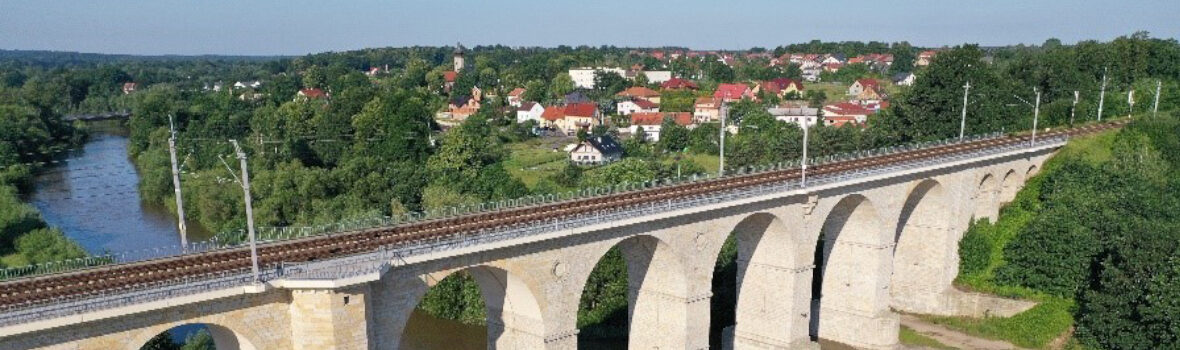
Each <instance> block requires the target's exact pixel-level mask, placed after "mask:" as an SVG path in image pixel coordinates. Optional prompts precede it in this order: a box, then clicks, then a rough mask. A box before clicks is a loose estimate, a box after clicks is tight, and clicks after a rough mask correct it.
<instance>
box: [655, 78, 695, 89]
mask: <svg viewBox="0 0 1180 350" xmlns="http://www.w3.org/2000/svg"><path fill="white" fill-rule="evenodd" d="M660 88H663V89H693V90H696V89H697V83H694V82H692V81H691V80H688V79H680V78H672V79H668V81H665V82H663V83H661V84H660Z"/></svg>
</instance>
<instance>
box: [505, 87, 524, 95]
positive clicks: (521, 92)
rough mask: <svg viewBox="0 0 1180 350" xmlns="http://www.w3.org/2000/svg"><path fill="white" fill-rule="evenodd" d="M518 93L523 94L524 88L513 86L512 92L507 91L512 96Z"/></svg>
mask: <svg viewBox="0 0 1180 350" xmlns="http://www.w3.org/2000/svg"><path fill="white" fill-rule="evenodd" d="M520 95H524V88H515V89H512V92H509V93H508V96H512V97H520Z"/></svg>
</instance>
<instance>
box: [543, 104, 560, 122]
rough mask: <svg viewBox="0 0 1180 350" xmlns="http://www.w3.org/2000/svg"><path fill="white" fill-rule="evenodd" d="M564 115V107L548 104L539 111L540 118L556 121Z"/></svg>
mask: <svg viewBox="0 0 1180 350" xmlns="http://www.w3.org/2000/svg"><path fill="white" fill-rule="evenodd" d="M564 117H565V107H562V106H549V107H545V111H544V112H542V113H541V118H545V120H548V121H556V120H558V119H561V118H564Z"/></svg>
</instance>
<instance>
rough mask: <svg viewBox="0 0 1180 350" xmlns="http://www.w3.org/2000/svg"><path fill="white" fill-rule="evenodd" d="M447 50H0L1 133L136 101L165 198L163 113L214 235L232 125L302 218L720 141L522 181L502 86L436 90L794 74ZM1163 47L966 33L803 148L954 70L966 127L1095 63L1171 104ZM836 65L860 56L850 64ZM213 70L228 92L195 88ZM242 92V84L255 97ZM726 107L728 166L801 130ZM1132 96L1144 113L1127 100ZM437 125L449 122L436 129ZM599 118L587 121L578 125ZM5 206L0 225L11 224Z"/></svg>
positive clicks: (539, 94)
mask: <svg viewBox="0 0 1180 350" xmlns="http://www.w3.org/2000/svg"><path fill="white" fill-rule="evenodd" d="M453 49H454V48H452V47H411V48H391V49H367V50H357V51H349V52H333V53H323V54H315V55H308V56H303V57H295V58H275V59H271V60H234V59H232V58H218V59H184V60H176V61H157V60H144V61H103V60H89V59H80V60H77V62H75V60H68V61H69V62H70V63H69V64H58V65H54V64H52V63H36V62H30V61H28V60H24V61H22V60H12V61H6V62H4V63H0V67H3V68H4V69H0V72H3V74H2V75H0V78H2V80H0V84H4V85H3V87H2V88H0V89H3V90H0V92H3V94H0V98H4V100H0V102H4V103H0V111H3V113H2V114H3V120H0V123H8V124H5V125H3V127H0V135H4V140H6V141H9V140H18V139H20V138H28V137H30V136H29V135H40V133H27V132H25V130H29V128H30V126H29V125H32V124H38V123H40V124H43V126H39V127H36V128H40V129H43V130H44V134H45V135H48V136H46V137H45V140H46V141H39V142H37V144H38V146H36V147H40V148H37V149H39V150H44V149H45V148H44V147H60V146H55V145H58V143H55V142H48V141H47V140H50V139H54V138H58V137H63V136H64V137H70V136H72V135H74V134H75V133H76V132H74V131H71V130H72V126H70V125H68V124H64V123H62V122H60V118H57V119H54V118H55V117H56V116H58V115H60V114H62V113H69V112H73V111H83V110H100V109H102V108H107V107H110V106H127V107H128V108H130V109H131V110H132V112H133V117H132V118H131V120H130V121H129V122H128V126H129V128H130V129H131V136H130V143H131V144H130V149H131V152H132V156H133V157H134V160H135V163H136V165H137V167H138V168H139V170H140V172H141V193H142V194H143V196H144V199H145V200H147V201H150V202H154V203H162V204H165V205H169V206H171V205H173V203H174V202H173V201H172V199H171V198H170V196H171V193H172V188H171V186H172V185H171V179H170V173H169V169H168V163H169V161H168V153H167V139H168V136H169V131H168V129H169V116H171V117H172V120H173V122H174V123H175V126H176V128H177V130H178V133H179V135H178V139H179V148H180V157H181V159H182V162H183V167H184V170H185V173H186V175H185V176H184V178H183V181H184V183H185V185H184V195H185V196H186V198H185V199H186V206H187V207H186V212H187V214H188V215H189V216H190V217H191V218H193V219H195V220H197V221H199V222H200V223H201V224H202V225H204V226H206V227H207V228H209V229H211V230H213V231H224V230H233V229H238V228H241V227H244V226H245V223H244V214H243V212H242V210H241V207H242V206H243V203H242V196H241V189H240V187H238V186H237V185H236V184H234V183H233V182H232V180H230V176H231V174H230V172H229V171H227V170H226V166H225V164H223V158H224V159H225V161H226V162H230V163H229V164H233V163H232V161H233V159H232V158H233V148H232V147H231V146H230V145H229V144H228V143H227V142H226V140H227V139H236V140H238V141H240V142H241V144H242V146H243V148H244V149H245V152H246V153H247V155H248V156H249V165H250V167H251V169H250V170H251V176H252V182H253V183H252V185H253V187H254V193H253V194H254V208H255V209H256V210H255V211H256V222H257V224H258V225H263V226H282V225H314V224H322V223H330V222H336V221H340V220H341V219H346V218H358V217H371V216H380V215H391V214H398V213H404V212H406V211H414V210H423V209H434V208H442V207H446V206H451V205H459V204H470V203H476V202H481V201H487V200H498V199H504V198H513V197H519V196H523V195H528V194H535V193H550V192H555V191H563V190H570V189H576V188H580V187H586V186H603V185H614V184H618V183H620V182H642V181H649V180H651V179H656V178H666V177H672V176H676V175H677V174H682V175H684V174H693V173H699V172H706V171H708V172H712V171H713V169H704V168H703V166H702V165H700V164H695V163H693V162H692V161H684V160H682V159H681V158H680V157H681V156H686V155H690V154H708V155H714V154H717V152H718V150H719V148H720V144H719V143H718V138H717V136H718V134H719V132H720V131H719V129H718V126H717V125H715V124H705V125H701V126H699V127H697V128H695V129H692V130H688V129H686V128H683V127H681V126H679V125H676V124H675V123H673V122H671V121H666V122H665V123H664V125H663V128H664V131H663V135H662V137H661V139H660V141H659V142H644V141H642V140H640V139H631V140H626V141H625V142H624V149H625V153H626V157H627V158H626V159H624V160H623V161H621V162H618V163H615V164H611V165H608V166H603V167H598V168H592V169H583V168H579V167H575V166H568V167H566V168H565V169H563V170H562V171H561V172H560V173H559V174H557V175H554V176H552V177H551V178H547V179H542V181H541V182H540V183H539V184H538V185H537V186H536V187H535V188H531V189H530V188H528V187H526V186H524V185H523V184H522V183H521V181H519V180H517V179H515V178H513V177H512V176H510V175H509V174H508V172H507V170H506V169H505V165H504V161H505V160H506V158H507V157H508V153H507V151H506V148H505V147H504V146H505V145H506V144H508V143H513V142H518V141H521V140H525V139H528V138H531V137H534V136H532V133H531V132H530V130H529V129H530V128H528V127H527V126H526V127H522V126H519V125H516V124H515V123H514V121H513V118H512V117H513V116H512V115H510V114H508V113H505V111H504V110H503V109H502V106H504V103H503V101H502V99H500V98H490V99H489V100H488V101H487V102H485V103H484V108H482V109H481V110H480V111H479V112H478V113H477V114H475V115H473V116H472V117H470V118H469V119H468V120H467V121H466V122H464V123H462V124H459V125H446V126H444V125H439V124H437V123H436V122H435V121H434V120H433V118H432V114H433V113H434V112H436V111H438V110H441V109H442V108H443V107H444V106H445V105H446V101H448V99H451V98H453V97H457V96H460V95H465V94H469V93H470V91H471V88H472V87H476V86H478V87H480V88H481V89H482V90H483V91H485V92H488V93H493V94H494V95H498V96H501V97H502V96H504V95H505V94H506V93H507V91H509V90H511V89H512V88H515V87H527V88H528V89H529V92H528V94H529V96H528V97H529V99H535V100H538V101H542V102H553V101H557V100H559V99H560V98H562V97H563V96H564V95H565V94H566V93H569V92H572V91H574V87H573V83H572V80H571V79H570V77H569V75H568V74H567V73H566V72H567V70H568V69H569V68H572V67H579V66H604V67H630V66H631V65H633V64H640V65H644V66H645V67H646V68H647V69H670V70H672V71H674V72H675V73H676V74H677V75H679V76H683V77H688V78H692V79H696V80H698V81H699V82H700V85H701V87H702V90H703V92H701V93H700V94H701V95H707V94H708V91H709V90H710V89H712V88H713V87H715V86H716V85H717V84H719V83H729V82H748V81H754V80H765V79H771V78H777V77H790V78H797V76H798V74H799V72H798V67H794V66H790V65H788V66H778V67H769V65H768V64H767V62H764V61H763V60H760V59H755V60H745V59H740V60H738V61H737V62H736V63H734V64H733V65H732V66H731V65H727V64H725V63H723V62H721V61H720V60H718V57H716V56H708V55H707V56H705V57H699V58H688V57H683V58H679V59H676V60H672V61H671V62H668V63H664V62H659V61H655V60H654V59H652V58H651V57H648V56H645V55H638V54H635V53H632V52H631V50H630V49H624V48H616V47H598V48H594V47H564V46H563V47H557V48H548V49H547V48H523V49H513V48H508V47H504V46H480V47H474V48H471V49H469V50H467V58H468V62H470V63H471V64H470V65H469V66H468V67H465V69H463V70H462V71H461V72H460V74H459V76H458V78H457V79H456V81H455V82H454V84H453V85H451V86H450V88H449V89H448V88H447V84H446V82H445V81H444V73H445V72H447V71H448V70H450V69H451V66H450V64H449V63H450V62H449V60H450V55H451V52H452V51H453ZM1178 50H1180V46H1178V45H1177V43H1176V41H1175V40H1163V39H1153V38H1150V37H1148V36H1146V35H1145V34H1136V35H1132V36H1128V37H1122V38H1119V39H1116V40H1114V41H1113V42H1109V43H1099V42H1083V43H1079V44H1078V45H1053V44H1052V43H1047V45H1044V47H1037V48H1028V47H1015V48H1002V49H987V50H983V49H980V48H979V47H977V46H974V45H964V46H961V47H955V48H950V49H946V50H942V51H941V52H940V53H939V54H938V55H937V56H936V57H935V59H934V62H933V63H932V64H931V65H930V66H929V67H926V68H923V69H919V70H918V72H917V74H918V79H917V83H916V84H915V86H913V87H911V88H908V89H903V90H902V91H901V92H900V93H898V94H897V95H896V96H894V99H893V103H892V105H891V106H890V107H889V108H888V109H886V110H884V111H883V112H882V113H879V114H878V115H875V116H873V117H871V118H870V119H869V122H868V125H866V126H863V127H840V128H837V127H830V126H816V127H813V128H812V129H811V130H809V132H810V135H809V136H810V137H811V141H810V145H809V147H810V149H809V155H813V156H816V157H818V156H824V155H830V154H835V153H841V152H850V151H857V150H866V149H872V148H877V147H882V146H890V145H896V144H900V143H905V142H913V141H927V140H936V139H944V138H949V137H953V136H956V135H957V134H958V131H959V128H958V127H959V116H960V113H961V106H960V104H961V99H962V92H963V88H962V86H963V84H965V83H966V82H967V81H970V82H971V84H972V89H971V91H970V94H969V101H970V102H969V107H968V109H969V113H968V118H969V119H968V122H967V129H966V130H967V134H980V133H985V132H994V131H1019V130H1026V129H1028V128H1029V127H1031V115H1032V111H1031V107H1028V106H1026V105H1024V104H1022V102H1020V101H1019V99H1018V98H1017V96H1019V98H1023V99H1026V100H1029V99H1031V96H1032V88H1033V87H1037V88H1038V89H1040V91H1042V93H1043V96H1042V99H1043V101H1042V114H1041V116H1042V120H1041V121H1040V125H1042V126H1045V127H1057V126H1062V125H1067V124H1069V123H1070V122H1071V120H1070V119H1069V117H1068V115H1069V114H1070V113H1067V112H1070V111H1071V108H1072V97H1073V92H1072V91H1073V90H1080V91H1081V95H1082V100H1083V102H1082V103H1080V104H1079V105H1078V106H1077V113H1076V115H1077V118H1076V119H1077V120H1078V121H1081V120H1092V119H1094V118H1095V117H1096V115H1097V113H1096V106H1095V104H1096V103H1095V100H1096V93H1097V89H1098V86H1099V84H1100V82H1101V77H1102V71H1103V68H1108V69H1107V74H1108V80H1109V82H1108V88H1107V91H1108V95H1107V98H1108V99H1107V103H1106V105H1105V110H1104V115H1106V116H1116V115H1126V114H1128V113H1129V111H1128V110H1127V107H1126V104H1125V103H1122V102H1121V101H1120V100H1119V98H1118V96H1120V94H1123V95H1125V93H1126V92H1127V91H1129V90H1130V89H1132V88H1134V89H1136V90H1137V91H1139V92H1138V96H1141V97H1140V100H1141V101H1142V100H1146V99H1145V98H1144V97H1145V96H1149V95H1150V93H1149V92H1148V91H1150V89H1151V87H1153V86H1152V84H1153V83H1154V81H1155V80H1156V79H1160V80H1163V81H1164V82H1165V93H1164V96H1166V97H1167V98H1166V99H1165V101H1164V102H1163V103H1161V108H1163V109H1169V108H1171V107H1174V106H1176V105H1178V104H1180V97H1176V96H1178V95H1180V93H1177V87H1178V86H1180V85H1178V84H1177V81H1180V73H1178V72H1180V66H1178V62H1180V56H1178V52H1180V51H1178ZM780 51H781V52H780ZM916 51H917V49H916V48H913V47H911V46H910V45H908V44H906V43H897V44H884V43H867V44H861V43H837V44H827V43H819V42H813V43H808V44H804V45H803V46H787V47H781V48H776V49H775V53H776V54H781V53H782V52H792V53H795V52H817V53H821V52H822V53H831V52H837V53H843V54H845V55H849V56H851V55H858V54H863V53H893V54H894V55H895V60H897V62H896V63H895V67H902V68H906V69H908V68H909V67H912V63H909V62H912V60H913V57H914V56H915V53H916ZM374 67H377V68H380V69H379V73H378V74H377V75H376V76H375V77H370V76H366V75H365V74H364V73H363V71H365V70H368V69H369V68H374ZM386 67H388V71H386V70H385V69H386ZM898 69H901V68H898ZM850 72H853V73H855V72H857V70H856V67H854V68H853V69H852V70H850ZM845 75H846V76H847V77H845V78H846V79H853V78H855V77H853V75H855V74H852V73H846V74H845ZM256 79H257V80H261V81H262V82H263V84H262V87H260V88H258V89H248V90H244V91H243V90H241V89H237V90H234V89H230V88H228V85H229V84H232V82H236V81H251V80H256ZM597 80H598V83H599V84H597V85H598V88H597V89H594V90H591V91H585V93H586V94H587V95H588V96H589V97H591V98H592V100H594V101H595V102H599V103H600V104H601V105H602V106H603V107H608V108H607V109H609V106H612V105H613V103H612V102H613V101H612V100H611V99H612V98H613V95H614V94H615V93H616V92H618V91H619V90H622V89H623V88H626V87H628V86H631V85H644V84H645V83H646V82H644V81H642V80H640V81H638V82H632V81H628V80H626V79H622V77H620V76H618V75H615V74H604V75H600V76H599V77H598V79H597ZM129 81H134V82H140V83H141V88H140V91H137V92H135V93H133V94H130V95H126V96H123V95H122V92H121V91H120V90H119V87H120V86H121V83H123V82H129ZM217 83H222V84H223V86H227V88H224V89H222V90H221V91H211V90H206V89H205V87H206V86H211V85H214V84H217ZM648 85H649V86H650V84H648ZM303 88H318V89H322V90H324V91H326V92H327V93H328V95H329V96H328V97H327V98H324V99H314V98H312V99H306V98H296V91H298V90H299V89H303ZM247 93H258V94H260V95H259V96H260V97H258V98H254V95H248V94H247ZM695 97H697V95H694V94H693V93H687V92H682V93H673V94H669V96H667V97H666V99H665V100H666V101H667V102H666V104H667V105H668V106H669V109H670V110H671V109H675V110H683V111H688V110H691V101H692V99H694V98H695ZM101 99H105V101H107V102H101V101H100V100H101ZM822 99H823V98H821V99H820V100H822ZM10 101H15V102H10ZM87 101H92V102H87ZM111 101H116V102H111ZM1142 105H1145V103H1141V104H1140V106H1142ZM100 107H102V108H100ZM731 107H732V112H731V117H732V118H731V119H730V123H731V124H732V125H737V127H738V129H739V130H740V132H739V133H738V134H736V135H731V136H730V137H727V138H726V145H725V146H726V155H727V164H728V167H729V169H731V170H732V169H739V168H741V167H747V166H756V165H766V164H772V163H779V162H785V161H794V160H798V159H799V157H800V156H801V151H802V145H801V136H802V132H803V130H802V129H800V128H798V127H796V126H795V124H789V123H784V122H780V121H776V120H775V119H774V118H773V117H772V116H770V115H769V113H767V112H766V107H767V105H766V104H765V103H755V102H750V101H744V102H739V103H735V104H733V105H732V106H731ZM1136 109H1137V110H1138V111H1140V112H1141V111H1143V109H1142V107H1136ZM9 124H11V126H9ZM444 128H446V131H442V130H443V129H444ZM610 132H612V131H610V130H607V129H605V128H599V129H596V130H594V131H593V132H592V133H591V134H603V133H610ZM583 136H590V135H583ZM9 144H11V143H9ZM0 147H5V146H3V145H2V144H0ZM8 147H10V148H11V147H13V146H8ZM20 147H28V146H20ZM5 152H7V155H5V154H6V153H5ZM25 153H28V152H26V151H23V150H19V149H13V150H9V151H5V149H4V148H0V161H8V162H17V163H21V162H27V161H28V159H26V158H21V157H24V156H22V154H25ZM5 159H12V160H5ZM14 169H15V168H14ZM25 171H26V172H29V171H30V170H25ZM235 171H236V168H235ZM5 176H6V177H8V176H10V175H5ZM14 178H15V179H18V180H19V179H21V178H23V179H27V176H25V177H21V176H15V177H14ZM12 182H13V183H17V184H19V183H20V181H16V180H13V181H12ZM2 193H3V192H0V194H2ZM13 203H19V200H15V201H13ZM11 212H14V213H22V211H20V210H13V211H11ZM24 212H26V213H27V211H24ZM29 215H31V214H29ZM20 217H21V218H24V217H27V215H25V216H20ZM22 220H24V219H13V222H25V221H22ZM33 226H36V225H33ZM21 227H30V228H25V229H21V230H23V231H22V234H23V233H24V232H31V231H32V230H36V229H40V228H41V227H32V226H21ZM603 264H606V265H608V266H605V267H603V266H600V267H601V268H603V269H605V270H604V271H618V270H619V266H618V265H619V264H621V259H613V258H612V259H604V260H603ZM1112 264H1113V262H1112ZM624 270H625V269H624ZM596 273H598V272H596ZM456 276H457V277H456V278H457V279H460V281H459V282H447V283H446V284H440V286H447V287H445V288H436V289H437V290H438V291H437V292H436V291H432V292H431V294H430V296H428V297H427V300H426V301H424V302H423V303H424V305H427V306H424V308H427V309H428V310H433V313H436V314H439V315H443V316H445V317H452V318H462V319H477V318H478V317H481V316H479V315H482V312H483V311H482V306H481V305H480V304H479V303H477V302H475V301H474V299H472V298H471V295H472V291H475V290H476V288H475V287H474V282H473V281H472V280H470V279H469V278H466V279H464V278H463V277H461V275H456ZM598 276H599V277H601V281H600V280H598V279H596V280H595V281H598V282H594V285H593V286H592V287H588V290H593V291H604V290H610V288H609V286H612V285H617V284H618V283H619V280H618V279H617V278H618V274H617V273H608V272H603V273H601V274H600V275H598ZM612 276H613V277H612ZM624 281H625V279H624ZM476 294H478V293H476ZM592 295H593V296H591V297H590V298H591V299H592V300H589V301H585V302H584V305H589V306H588V308H589V309H588V310H586V311H585V312H586V313H587V314H588V315H599V316H592V317H597V318H598V319H606V318H610V317H616V316H611V315H617V312H618V310H620V309H619V308H620V306H619V305H620V304H619V303H618V297H617V295H613V294H610V293H607V292H594V293H593V294H592ZM599 296H601V297H599ZM476 299H478V298H476ZM456 300H469V301H470V302H459V301H456ZM621 305H622V306H621V307H623V308H625V306H626V304H625V303H623V304H621ZM608 316H609V317H608ZM587 317H591V316H587Z"/></svg>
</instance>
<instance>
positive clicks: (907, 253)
mask: <svg viewBox="0 0 1180 350" xmlns="http://www.w3.org/2000/svg"><path fill="white" fill-rule="evenodd" d="M951 208H953V203H952V202H951V198H950V194H949V193H948V191H947V190H946V189H945V188H944V187H943V186H942V184H940V183H939V182H938V181H935V180H932V179H927V180H923V181H920V182H919V183H918V184H917V185H916V186H914V187H913V189H912V190H911V191H910V192H909V195H908V196H907V197H906V201H905V205H904V206H903V207H902V211H901V216H900V218H899V220H898V224H897V231H896V235H895V237H896V238H895V242H896V246H894V254H893V277H892V281H891V284H890V293H891V295H892V306H893V308H895V309H898V310H902V311H907V312H917V313H928V314H929V313H937V312H936V311H939V310H941V309H943V308H945V307H944V305H941V304H940V303H941V300H942V299H941V298H940V297H941V296H943V295H944V294H945V293H946V292H947V291H949V290H950V289H951V282H952V281H953V280H954V277H955V275H956V272H957V271H958V262H957V255H956V249H958V244H957V242H956V240H955V237H952V235H951V230H950V227H951V219H952V218H953V217H954V216H955V215H953V214H954V213H953V212H952V210H951Z"/></svg>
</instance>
